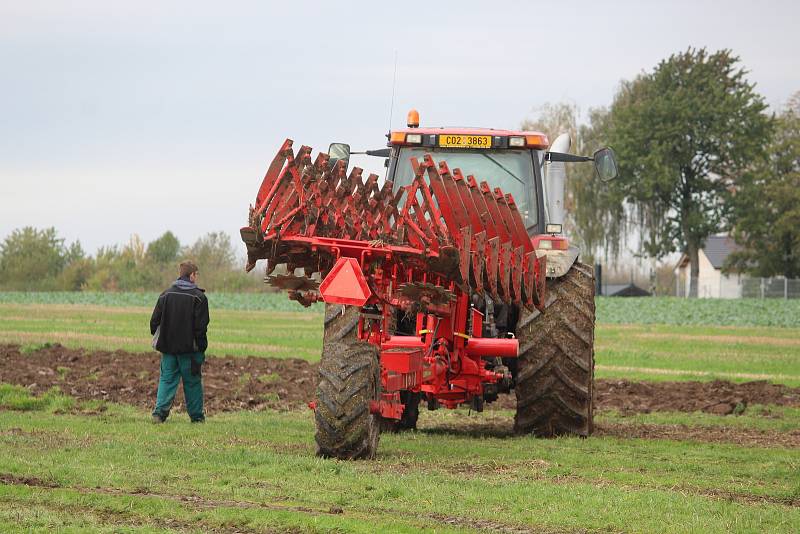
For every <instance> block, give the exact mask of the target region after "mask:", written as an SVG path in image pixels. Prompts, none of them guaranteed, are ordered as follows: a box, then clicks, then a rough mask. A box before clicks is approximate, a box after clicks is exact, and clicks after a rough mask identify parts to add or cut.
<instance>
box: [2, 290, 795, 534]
mask: <svg viewBox="0 0 800 534" xmlns="http://www.w3.org/2000/svg"><path fill="white" fill-rule="evenodd" d="M9 295H10V294H8V293H6V294H0V343H19V344H22V345H23V346H24V347H30V348H33V347H35V346H36V345H39V344H42V343H48V342H49V343H52V342H60V343H62V344H65V345H67V346H72V347H86V348H90V349H102V350H113V349H117V348H121V349H126V350H130V351H138V352H142V351H147V350H149V338H150V336H149V332H148V324H147V323H148V320H149V314H150V305H149V304H148V303H147V302H137V301H136V300H135V298H140V297H135V298H134V297H131V295H132V294H127V295H125V294H123V295H124V296H121V297H119V298H118V299H117V300H113V299H112V300H111V301H109V302H105V303H102V302H83V303H82V304H68V303H64V302H63V299H62V298H61V297H59V298H58V299H54V300H51V301H50V302H51V303H49V304H48V303H45V302H37V299H36V298H30V299H28V300H27V301H25V300H24V299H17V298H16V297H15V298H10V297H9ZM11 295H13V294H11ZM39 297H41V295H40V296H39ZM37 298H38V297H37ZM148 298H150V297H148ZM250 298H251V297H249V296H248V297H247V298H245V299H244V300H242V301H241V302H239V303H235V301H233V300H232V301H230V302H228V304H225V305H219V306H215V307H214V309H213V311H212V323H211V327H210V330H209V338H210V342H211V349H210V351H209V352H211V353H214V354H217V355H221V354H232V355H255V356H277V357H293V356H294V357H300V358H304V359H306V360H309V361H314V360H316V359H318V357H319V351H320V338H321V335H320V334H321V328H322V317H321V314H320V310H319V309H316V310H314V309H312V310H303V309H302V308H299V307H295V306H293V305H292V306H291V307H290V308H289V309H293V310H295V311H286V310H283V311H281V310H280V309H279V308H278V306H279V304H275V305H274V308H273V309H272V310H271V311H268V310H265V309H236V308H237V307H239V308H248V306H250V305H251V304H252V302H254V301H251V300H248V299H250ZM268 298H273V297H268ZM281 298H283V297H281ZM59 299H60V300H59ZM126 299H128V300H126ZM642 300H644V299H638V300H636V299H634V300H633V301H631V300H623V299H619V301H620V302H639V301H642ZM648 300H649V301H651V302H649V303H645V304H640V305H639V306H641V308H640V311H641V314H640V315H639V316H638V317H634V318H633V319H637V321H634V320H633V319H629V322H627V323H626V322H623V321H622V320H621V319H623V318H625V317H626V315H624V314H628V313H630V310H629V309H627V308H615V307H616V306H617V303H616V302H617V301H614V302H611V301H612V299H601V300H599V301H598V326H597V332H596V347H597V355H596V359H597V375H598V376H599V377H606V378H608V377H612V378H613V377H620V378H623V377H624V378H632V379H644V380H698V379H699V380H710V379H713V378H722V379H728V380H732V381H739V382H741V381H747V380H753V379H765V380H769V381H773V382H778V383H785V384H790V385H795V386H800V363H799V362H800V324H796V323H797V319H796V318H790V319H786V318H785V317H784V315H783V314H785V313H788V312H787V310H790V308H788V307H787V306H789V305H790V304H792V303H791V302H790V303H788V304H787V303H780V302H781V301H764V302H761V301H759V302H757V303H756V304H758V305H772V304H773V303H775V302H779V303H780V304H779V305H775V306H774V307H773V308H770V310H769V311H768V312H765V313H766V315H765V316H763V317H755V318H753V317H752V316H747V315H745V316H743V317H745V319H742V318H741V317H740V318H739V319H734V318H733V317H735V316H736V314H735V313H734V312H736V309H734V312H725V313H723V312H722V311H720V310H718V309H716V311H714V310H715V309H713V308H708V309H701V310H700V311H697V310H694V311H693V312H691V313H688V312H687V313H685V314H684V316H683V318H682V319H681V320H682V321H684V322H687V321H688V322H690V323H692V324H688V325H680V324H677V323H678V322H679V321H678V320H677V319H676V318H677V317H679V315H680V313H679V312H680V310H681V309H682V308H681V307H684V306H686V303H685V302H683V301H676V300H675V299H670V300H665V301H663V306H664V312H663V317H664V318H665V319H664V321H663V323H666V324H655V322H654V318H657V316H658V314H657V310H655V309H652V308H648V306H652V302H658V301H657V300H655V299H648ZM695 302H697V303H699V302H701V301H695ZM765 303H766V304H765ZM289 304H292V303H289ZM698 305H699V306H701V307H702V306H705V304H698ZM733 306H734V307H735V306H736V304H734V305H733ZM252 307H255V306H252ZM742 309H746V307H744V308H742ZM675 310H678V311H675ZM708 310H712V311H711V312H709V311H708ZM701 312H702V313H701ZM709 313H711V314H712V315H708V314H709ZM676 314H677V315H676ZM713 314H717V315H713ZM687 317H688V318H689V319H687ZM709 317H718V319H716V320H718V322H719V323H720V324H717V325H708V324H706V321H709V320H711V319H709ZM726 317H727V318H726ZM764 317H767V319H764ZM775 318H782V319H781V321H782V323H781V324H783V326H780V327H776V326H767V325H768V324H774V322H775V321H776V320H777V319H775ZM736 321H746V322H747V323H748V324H746V325H742V324H737V322H736ZM784 323H785V324H784ZM765 414H767V415H766V416H765ZM512 418H513V414H512V413H510V412H504V411H494V412H484V413H483V414H469V413H468V412H467V411H464V410H458V411H443V410H440V411H437V412H427V411H423V413H422V414H421V416H420V425H419V426H420V430H418V431H416V432H410V433H405V434H401V435H394V434H384V435H383V436H382V437H381V445H380V449H379V453H378V459H377V460H375V461H372V462H340V461H333V460H324V459H319V458H316V457H315V456H314V438H313V433H314V425H313V420H312V418H311V413H310V412H306V411H303V412H290V413H277V412H271V411H261V412H237V413H227V414H215V415H214V416H213V417H210V418H209V420H208V422H207V423H206V424H205V425H202V426H199V425H190V424H189V423H188V421H186V418H185V414H178V416H177V417H175V418H173V419H171V420H170V422H169V423H167V424H166V425H161V426H153V425H150V424H149V423H148V414H147V413H146V412H144V411H139V410H137V409H135V408H132V407H129V406H121V405H114V404H104V403H102V402H99V401H92V402H84V401H79V400H77V399H73V398H71V397H68V396H65V395H63V394H62V393H61V392H59V391H57V390H51V392H50V393H48V394H46V395H44V396H42V397H38V398H34V397H32V396H31V395H30V394H29V392H28V391H27V390H26V389H25V388H22V387H19V386H9V385H2V384H0V531H2V532H7V531H8V532H14V531H18V532H27V531H31V530H33V531H76V532H77V531H85V530H92V531H107V532H163V531H174V532H186V531H197V532H208V531H237V532H276V531H277V532H283V531H287V530H289V531H299V532H329V531H339V532H375V531H387V532H419V531H430V532H472V531H475V532H478V531H482V532H515V533H518V532H573V531H581V532H583V531H602V532H607V531H614V532H620V531H624V532H658V533H661V532H797V531H798V530H800V449H798V448H796V447H795V448H792V447H791V446H790V445H787V444H788V443H796V434H797V432H798V430H797V429H798V428H800V408H780V407H775V406H771V407H759V406H750V407H748V409H747V411H746V412H745V413H744V414H743V415H740V416H719V415H712V414H706V413H669V412H659V413H650V414H640V415H635V416H623V415H621V414H618V413H615V412H604V413H600V414H598V415H597V418H596V421H597V423H598V424H599V428H600V431H599V432H598V433H597V435H595V436H594V437H592V438H591V439H574V438H560V439H555V440H537V439H533V438H530V437H516V436H513V435H511V433H510V430H511V428H512ZM675 429H679V430H680V432H679V436H678V437H671V436H672V434H671V432H672V431H673V430H675ZM632 436H636V437H632ZM656 438H658V439H656Z"/></svg>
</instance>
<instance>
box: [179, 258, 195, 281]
mask: <svg viewBox="0 0 800 534" xmlns="http://www.w3.org/2000/svg"><path fill="white" fill-rule="evenodd" d="M197 271H198V269H197V264H195V262H193V261H188V260H187V261H184V262H181V267H180V276H181V277H184V276H189V275H190V274H192V273H196V272H197Z"/></svg>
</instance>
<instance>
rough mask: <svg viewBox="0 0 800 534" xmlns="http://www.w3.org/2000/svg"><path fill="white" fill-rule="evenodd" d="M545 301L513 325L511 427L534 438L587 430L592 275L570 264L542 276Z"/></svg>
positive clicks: (591, 373) (591, 405) (591, 387)
mask: <svg viewBox="0 0 800 534" xmlns="http://www.w3.org/2000/svg"><path fill="white" fill-rule="evenodd" d="M546 302H547V304H546V308H545V311H544V313H540V312H539V311H538V310H536V311H534V312H533V313H527V312H526V313H523V314H522V316H521V317H520V319H519V323H518V324H517V328H516V332H517V337H518V338H519V344H520V349H519V350H520V355H519V360H518V369H517V376H516V384H515V390H516V395H517V413H516V415H515V417H514V431H515V432H517V433H519V434H528V433H532V434H534V435H536V436H540V437H552V436H557V435H569V434H573V435H578V436H588V435H590V434H591V433H592V430H593V422H592V416H593V410H594V402H593V394H594V322H595V308H594V274H593V271H592V268H591V267H589V266H588V265H584V264H582V263H575V264H574V265H573V266H572V268H571V269H570V270H569V271H568V272H567V274H566V275H564V276H562V277H561V278H556V279H549V280H548V281H547V301H546Z"/></svg>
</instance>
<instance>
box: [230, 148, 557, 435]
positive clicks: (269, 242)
mask: <svg viewBox="0 0 800 534" xmlns="http://www.w3.org/2000/svg"><path fill="white" fill-rule="evenodd" d="M411 165H412V168H413V171H414V176H413V179H412V180H411V183H409V184H408V185H404V186H402V187H398V188H394V187H393V184H392V182H391V181H388V180H387V181H386V182H384V183H383V184H382V185H381V184H379V183H378V177H377V176H376V175H374V174H370V175H369V176H368V177H367V178H366V179H364V177H363V176H362V171H361V169H359V168H354V169H352V171H351V172H350V173H349V174H347V172H346V168H345V162H344V161H336V162H332V161H331V160H330V158H329V156H328V155H327V154H324V153H320V154H317V156H316V158H312V156H311V149H310V148H309V147H307V146H303V147H301V148H300V149H299V150H298V151H297V153H296V154H295V152H294V151H293V149H292V141H291V140H288V139H287V140H286V142H285V143H284V144H283V146H282V147H281V149H280V151H279V152H278V154H277V155H276V156H275V159H274V160H273V161H272V164H271V165H270V166H269V169H268V171H267V173H266V176H265V177H264V180H263V183H262V184H261V187H260V189H259V191H258V195H257V196H256V201H255V204H254V205H252V206H251V208H250V217H249V225H248V226H246V227H244V228H242V229H241V236H242V239H243V240H244V242H245V243H246V245H247V255H248V262H247V270H251V269H253V268H254V267H255V265H256V261H257V260H259V259H266V260H267V275H268V281H269V282H270V283H272V284H273V285H276V286H278V287H280V288H283V289H286V290H288V291H289V294H290V298H292V299H294V300H297V301H298V302H300V303H302V304H304V305H310V304H311V303H313V302H316V301H319V300H324V301H325V302H326V303H328V304H339V305H348V306H358V307H359V308H360V316H359V319H358V328H357V336H358V338H360V339H361V340H363V341H366V342H369V343H370V344H372V345H374V346H375V347H377V348H378V349H379V354H380V366H381V368H380V371H381V390H380V395H379V396H378V397H376V398H374V399H372V400H371V404H370V409H371V411H372V412H373V413H375V414H379V415H380V416H381V417H383V418H384V419H388V420H399V419H400V418H401V417H402V414H403V409H404V405H403V403H402V402H401V396H400V392H401V391H407V392H413V393H416V394H421V395H422V396H423V398H427V400H428V402H429V405H430V404H432V403H433V404H435V403H437V402H438V403H439V404H441V405H444V406H446V407H450V408H452V407H456V406H458V405H460V404H463V403H467V402H480V403H482V398H483V397H482V395H483V392H484V388H485V387H486V386H487V385H490V384H494V385H496V384H497V383H498V382H501V381H503V380H509V376H508V374H507V373H504V372H496V371H493V370H489V369H487V368H486V366H485V365H484V360H485V359H486V358H498V357H507V358H513V357H516V356H517V354H518V351H519V343H518V341H517V340H516V339H496V338H483V337H482V331H483V315H482V314H481V313H480V312H479V311H478V310H477V309H476V308H474V307H473V306H472V302H471V296H472V295H475V294H478V295H483V294H484V292H488V294H489V296H490V297H491V298H492V299H493V300H494V301H496V302H505V303H507V304H516V305H518V306H524V307H526V308H528V309H529V310H533V309H534V308H538V309H543V307H544V290H545V283H544V280H545V276H544V274H545V265H544V258H538V257H537V255H536V253H535V251H534V249H533V245H532V243H531V239H530V237H529V236H528V234H527V232H526V229H525V226H524V224H523V221H522V217H521V216H520V213H519V212H518V210H517V206H516V204H515V202H514V199H513V198H512V196H511V195H510V194H506V193H504V192H503V191H502V190H500V189H499V188H492V187H491V186H490V185H489V184H488V183H487V182H485V181H482V182H479V181H478V180H477V179H476V178H475V177H473V176H464V175H463V174H462V172H461V171H460V170H459V169H450V168H448V166H447V164H446V163H445V162H444V161H439V162H438V163H437V162H436V161H434V159H433V158H432V157H431V156H430V155H425V156H424V158H423V159H422V160H421V161H419V160H417V159H412V161H411ZM481 178H487V179H491V177H481ZM279 264H285V265H286V272H287V274H282V275H275V276H270V275H272V274H273V273H274V271H275V268H276V266H278V265H279ZM298 273H299V274H298ZM315 273H319V275H316V274H315ZM397 310H402V312H403V313H405V317H411V318H412V321H413V323H414V325H415V328H414V332H413V335H396V334H395V321H396V319H395V318H396V316H397V313H398V312H397ZM476 399H477V400H476Z"/></svg>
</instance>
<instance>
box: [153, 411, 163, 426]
mask: <svg viewBox="0 0 800 534" xmlns="http://www.w3.org/2000/svg"><path fill="white" fill-rule="evenodd" d="M163 422H164V418H163V417H161V416H160V415H156V414H153V424H154V425H160V424H161V423H163Z"/></svg>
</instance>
